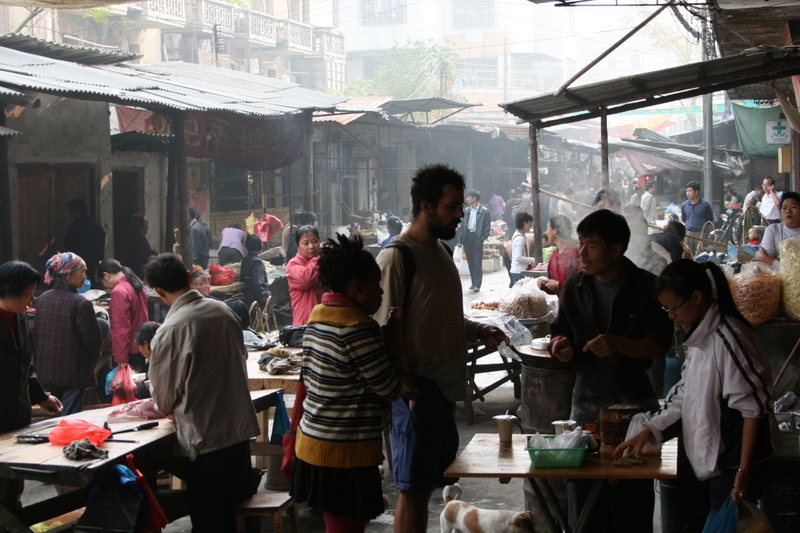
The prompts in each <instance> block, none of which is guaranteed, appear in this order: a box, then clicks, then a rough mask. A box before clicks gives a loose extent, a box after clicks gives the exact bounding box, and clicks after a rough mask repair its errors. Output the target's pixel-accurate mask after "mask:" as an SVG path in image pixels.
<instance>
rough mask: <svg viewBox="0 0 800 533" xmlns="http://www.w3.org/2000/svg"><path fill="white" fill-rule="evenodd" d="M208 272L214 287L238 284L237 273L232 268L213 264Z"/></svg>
mask: <svg viewBox="0 0 800 533" xmlns="http://www.w3.org/2000/svg"><path fill="white" fill-rule="evenodd" d="M208 272H209V273H210V274H211V284H212V285H230V284H231V283H235V282H236V271H235V270H231V269H230V268H226V267H224V266H220V265H218V264H216V263H211V266H210V267H209V268H208Z"/></svg>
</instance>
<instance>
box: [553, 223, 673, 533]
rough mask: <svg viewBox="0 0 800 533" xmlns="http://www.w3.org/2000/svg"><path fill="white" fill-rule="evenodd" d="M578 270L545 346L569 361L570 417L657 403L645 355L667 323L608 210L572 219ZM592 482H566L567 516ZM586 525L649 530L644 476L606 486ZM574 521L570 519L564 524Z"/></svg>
mask: <svg viewBox="0 0 800 533" xmlns="http://www.w3.org/2000/svg"><path fill="white" fill-rule="evenodd" d="M578 238H579V240H580V256H581V261H582V263H583V268H584V270H583V272H581V273H577V274H573V275H572V276H570V278H569V279H568V280H567V281H566V283H565V284H564V286H563V288H562V292H561V298H560V301H559V314H558V318H557V319H556V321H555V322H554V323H553V325H552V328H551V330H552V335H553V337H552V340H551V341H550V346H549V351H550V353H551V355H552V356H553V357H555V358H556V359H558V360H559V361H562V362H572V363H573V365H574V366H575V369H576V370H577V379H576V382H575V388H574V390H573V394H572V413H571V416H570V418H572V419H573V420H576V421H577V422H578V423H579V424H585V423H597V420H598V418H599V411H600V409H601V408H606V407H611V406H613V405H629V406H637V407H642V408H645V409H649V410H655V409H657V408H658V401H657V397H656V393H655V391H654V390H653V387H652V386H651V384H650V379H649V378H648V376H647V369H648V368H649V367H650V364H651V361H650V360H651V359H655V358H659V357H663V356H664V354H665V353H666V351H667V350H668V349H669V346H670V337H671V335H672V323H671V322H670V320H669V318H668V317H667V314H666V313H665V312H664V311H663V310H662V309H661V307H660V306H659V304H658V302H657V301H656V299H655V297H654V296H653V284H654V283H655V279H656V277H655V276H654V275H653V274H650V273H649V272H647V271H645V270H642V269H640V268H637V267H636V265H634V264H633V263H632V262H631V261H630V260H629V259H627V258H626V257H625V256H624V254H625V250H626V249H627V247H628V241H629V239H630V229H629V228H628V224H627V222H626V221H625V218H624V217H622V216H621V215H618V214H616V213H613V212H611V211H609V210H607V209H601V210H599V211H595V212H594V213H591V214H589V215H588V216H587V217H586V218H584V219H583V220H582V221H581V223H580V224H578ZM590 487H591V482H586V481H581V480H576V481H575V482H570V483H569V484H568V490H569V506H570V519H571V520H570V522H573V521H574V520H573V519H574V518H575V517H577V515H578V514H579V513H580V510H581V509H582V507H583V505H584V502H585V501H586V497H587V496H588V492H589V489H590ZM600 499H601V503H600V505H598V507H597V508H598V509H605V510H606V511H607V512H604V513H602V516H595V515H599V514H601V513H597V512H595V513H593V516H592V517H591V518H590V523H592V524H595V525H596V527H593V529H592V530H593V531H596V532H606V531H651V530H652V526H653V506H654V503H655V498H654V493H653V486H652V482H651V481H635V480H627V481H620V483H619V484H618V485H617V486H614V487H611V486H608V487H605V488H604V490H603V491H602V493H601V494H600ZM571 525H573V524H571Z"/></svg>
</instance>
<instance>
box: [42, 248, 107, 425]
mask: <svg viewBox="0 0 800 533" xmlns="http://www.w3.org/2000/svg"><path fill="white" fill-rule="evenodd" d="M45 269H46V272H45V275H44V280H45V282H46V283H49V284H51V286H52V287H53V288H52V289H50V290H49V291H47V292H45V293H44V294H42V295H41V296H40V297H39V298H38V299H37V300H36V328H35V329H34V335H35V343H36V374H37V375H38V377H39V382H40V383H41V384H42V386H43V387H44V388H45V389H46V390H49V391H50V392H51V393H52V394H54V395H55V396H56V397H58V398H61V403H62V404H63V405H64V409H63V411H61V415H69V414H72V413H78V412H80V411H82V410H83V398H84V392H85V391H86V389H87V388H88V387H93V386H95V385H96V381H95V374H94V366H95V363H96V362H97V359H98V357H100V345H101V344H102V338H101V336H100V326H99V325H98V323H97V318H96V316H95V313H94V307H92V302H90V301H89V300H87V299H86V298H84V297H83V296H81V295H80V294H78V291H77V289H78V287H81V286H82V285H83V282H84V281H85V280H86V263H85V262H84V261H83V259H81V258H80V256H78V255H77V254H74V253H71V252H65V253H60V254H56V255H54V256H53V257H51V258H50V259H49V260H48V261H47V264H46V265H45Z"/></svg>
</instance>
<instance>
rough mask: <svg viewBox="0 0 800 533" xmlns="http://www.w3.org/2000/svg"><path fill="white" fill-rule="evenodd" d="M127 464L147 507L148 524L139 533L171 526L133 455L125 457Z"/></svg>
mask: <svg viewBox="0 0 800 533" xmlns="http://www.w3.org/2000/svg"><path fill="white" fill-rule="evenodd" d="M125 464H126V465H127V466H128V468H129V469H130V470H131V472H133V474H134V475H135V476H136V486H137V487H138V488H139V492H141V493H142V496H144V502H145V505H146V506H147V524H146V525H144V526H143V527H142V528H141V529H139V533H143V532H145V531H161V530H162V529H163V528H165V527H166V526H167V524H169V519H168V518H167V514H166V513H165V512H164V509H162V508H161V504H160V503H158V500H157V499H156V495H155V494H153V490H152V489H151V488H150V485H148V483H147V478H146V477H144V474H142V473H141V472H140V471H139V469H138V468H136V465H135V464H134V462H133V455H131V454H128V455H126V456H125Z"/></svg>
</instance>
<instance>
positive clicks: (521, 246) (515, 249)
mask: <svg viewBox="0 0 800 533" xmlns="http://www.w3.org/2000/svg"><path fill="white" fill-rule="evenodd" d="M532 224H533V215H531V214H530V213H528V212H527V211H517V214H516V215H514V226H515V227H516V228H517V230H516V231H515V232H514V235H512V236H511V270H510V271H509V276H510V277H511V283H510V284H509V285H508V286H509V287H513V286H514V284H515V283H516V282H517V281H519V280H520V278H522V272H523V271H525V270H528V269H529V268H531V267H532V266H533V265H535V264H536V259H534V258H533V257H530V252H529V251H528V237H526V235H525V234H526V233H528V232H529V231H530V230H531V225H532Z"/></svg>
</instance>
